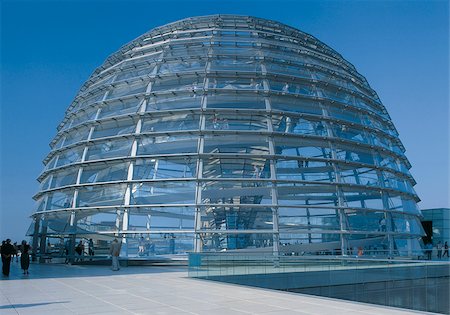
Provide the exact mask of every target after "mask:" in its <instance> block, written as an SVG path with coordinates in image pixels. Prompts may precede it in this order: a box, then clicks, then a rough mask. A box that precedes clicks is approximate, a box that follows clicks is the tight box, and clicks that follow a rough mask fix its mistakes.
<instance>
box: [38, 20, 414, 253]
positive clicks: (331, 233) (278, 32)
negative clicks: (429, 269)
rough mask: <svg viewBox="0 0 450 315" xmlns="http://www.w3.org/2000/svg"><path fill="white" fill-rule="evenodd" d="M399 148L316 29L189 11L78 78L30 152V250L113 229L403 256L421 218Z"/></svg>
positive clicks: (168, 239)
mask: <svg viewBox="0 0 450 315" xmlns="http://www.w3.org/2000/svg"><path fill="white" fill-rule="evenodd" d="M404 152H405V149H404V147H403V145H402V143H401V141H400V140H399V138H398V133H397V131H396V129H395V127H394V125H393V123H392V121H391V119H390V117H389V114H388V113H387V111H386V109H385V107H384V106H383V104H382V103H381V101H380V99H379V98H378V96H377V94H376V92H375V91H374V90H373V89H372V88H371V87H370V86H369V84H368V83H367V80H366V79H365V78H364V77H363V76H362V75H361V74H359V73H358V72H357V71H356V69H355V67H354V66H353V65H352V64H350V63H349V62H348V61H346V60H345V59H344V58H343V57H342V56H341V55H340V54H339V53H337V52H336V51H334V50H333V49H331V48H330V47H328V46H327V45H325V44H324V43H322V42H320V41H319V40H318V39H316V38H315V37H313V36H311V35H309V34H306V33H303V32H301V31H299V30H297V29H295V28H292V27H289V26H286V25H284V24H281V23H278V22H274V21H270V20H265V19H260V18H255V17H249V16H235V15H214V16H204V17H196V18H188V19H184V20H181V21H178V22H174V23H171V24H168V25H165V26H162V27H158V28H155V29H153V30H151V31H149V32H148V33H146V34H144V35H142V36H140V37H139V38H137V39H135V40H133V41H131V42H130V43H128V44H127V45H125V46H123V47H122V48H120V49H119V51H118V52H116V53H114V54H113V55H111V56H110V57H108V58H107V59H106V61H105V62H104V63H103V65H101V66H100V67H98V68H97V69H96V70H95V71H94V72H93V74H92V75H91V76H90V78H89V79H88V80H87V81H86V82H85V83H84V84H83V86H82V87H81V89H80V91H79V93H78V95H77V96H76V97H75V99H74V100H73V102H72V103H71V104H70V106H69V107H68V109H67V111H66V114H65V117H64V119H63V121H62V122H61V123H60V125H59V126H58V131H57V134H56V136H55V138H54V139H53V140H52V142H51V151H50V152H49V154H48V156H47V157H46V158H45V160H44V164H45V168H44V170H43V172H42V174H41V175H40V176H39V178H38V180H39V182H40V183H41V186H40V190H39V192H38V193H37V194H36V195H35V197H34V198H35V199H36V201H37V209H36V212H35V213H34V215H33V218H34V220H35V222H34V224H33V225H32V229H31V230H30V234H31V235H33V236H34V237H35V238H34V240H35V243H36V244H37V242H38V237H41V242H40V243H41V249H43V248H45V244H46V241H45V240H46V237H51V236H54V237H62V238H64V237H65V238H70V239H71V240H72V241H74V240H75V238H77V237H85V238H94V239H95V240H96V242H102V241H107V240H110V239H111V238H112V237H115V236H116V237H117V236H120V237H122V239H123V242H124V243H125V244H126V245H125V246H124V251H125V252H124V254H125V255H134V254H136V253H138V250H140V249H138V246H139V247H140V246H144V244H145V248H146V249H145V251H146V252H147V253H148V252H150V253H152V254H174V253H183V252H186V251H189V250H193V251H195V252H202V251H236V250H240V249H246V250H247V251H250V250H255V251H256V250H258V251H261V250H262V251H269V252H273V253H274V254H275V255H278V254H286V253H300V252H302V253H305V252H306V253H317V252H332V253H336V254H346V253H348V252H349V251H352V250H355V249H356V248H364V249H365V250H370V249H374V250H375V252H376V253H384V254H389V255H394V254H395V253H398V254H400V255H410V254H412V253H413V252H414V251H415V250H417V249H420V244H419V240H420V237H421V236H422V234H423V229H422V227H421V224H420V220H419V217H420V211H419V210H418V208H417V205H416V203H417V202H418V201H419V198H418V197H417V195H416V193H415V191H414V189H413V186H414V185H415V181H414V179H413V178H412V176H411V174H410V173H409V171H408V170H409V168H410V167H411V165H410V163H409V162H408V160H407V158H406V157H405V154H404ZM72 247H73V246H72Z"/></svg>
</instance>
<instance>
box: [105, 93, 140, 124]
mask: <svg viewBox="0 0 450 315" xmlns="http://www.w3.org/2000/svg"><path fill="white" fill-rule="evenodd" d="M140 105H141V100H139V99H138V98H131V99H126V100H117V101H114V102H108V103H107V104H106V105H104V106H103V107H102V109H101V111H100V114H99V115H98V118H99V119H101V118H106V117H111V116H119V115H125V114H131V113H136V112H137V111H138V110H139V107H140Z"/></svg>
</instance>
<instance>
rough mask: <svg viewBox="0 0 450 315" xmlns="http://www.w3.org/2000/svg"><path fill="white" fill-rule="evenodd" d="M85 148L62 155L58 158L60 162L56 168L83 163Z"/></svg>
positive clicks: (65, 152)
mask: <svg viewBox="0 0 450 315" xmlns="http://www.w3.org/2000/svg"><path fill="white" fill-rule="evenodd" d="M83 151H84V148H72V149H69V150H67V151H64V152H63V153H61V154H60V155H59V157H58V162H57V163H56V167H58V166H63V165H67V164H72V163H76V162H80V161H81V157H82V155H83Z"/></svg>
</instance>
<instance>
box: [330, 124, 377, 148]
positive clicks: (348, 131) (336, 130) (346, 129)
mask: <svg viewBox="0 0 450 315" xmlns="http://www.w3.org/2000/svg"><path fill="white" fill-rule="evenodd" d="M330 126H331V130H332V131H333V134H334V135H335V137H337V138H340V139H347V140H351V141H357V142H361V143H366V144H370V141H369V139H368V138H367V136H366V134H365V132H364V130H362V129H356V128H352V127H350V126H347V125H341V124H335V123H330Z"/></svg>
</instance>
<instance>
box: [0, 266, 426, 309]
mask: <svg viewBox="0 0 450 315" xmlns="http://www.w3.org/2000/svg"><path fill="white" fill-rule="evenodd" d="M19 268H20V267H19V264H18V263H16V262H14V263H13V264H12V270H11V275H10V277H9V278H1V280H0V314H2V315H9V314H50V315H51V314H55V315H63V314H113V315H114V314H171V315H172V314H208V315H220V314H266V315H275V314H327V315H329V314H332V315H339V314H352V315H353V314H356V315H363V314H364V315H383V314H398V315H400V314H405V315H406V314H412V313H416V314H424V313H420V312H414V311H411V310H402V309H398V308H389V307H382V306H376V305H370V304H364V303H356V302H348V301H342V300H336V299H329V298H322V297H314V296H308V295H302V294H294V293H288V292H281V291H274V290H266V289H260V288H252V287H245V286H238V285H233V284H226V283H219V282H212V281H206V280H198V279H192V278H188V277H187V270H186V267H175V266H167V267H161V266H160V267H156V266H145V267H143V266H136V267H122V268H121V270H120V271H117V272H113V271H111V270H110V269H109V268H108V267H107V266H76V265H75V266H70V265H64V264H45V265H42V264H41V265H40V264H32V265H31V267H30V275H29V276H24V275H22V274H21V271H20V269H19Z"/></svg>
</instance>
